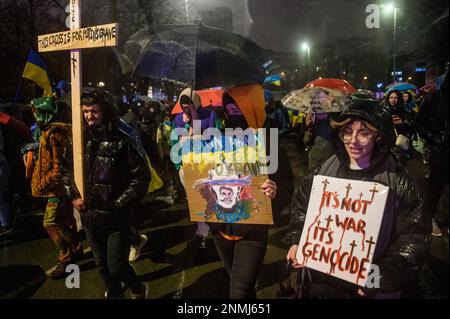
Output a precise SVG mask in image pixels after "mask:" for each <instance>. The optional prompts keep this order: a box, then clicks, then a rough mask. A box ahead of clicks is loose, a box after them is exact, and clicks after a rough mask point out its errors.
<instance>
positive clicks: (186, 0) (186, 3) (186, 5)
mask: <svg viewBox="0 0 450 319" xmlns="http://www.w3.org/2000/svg"><path fill="white" fill-rule="evenodd" d="M188 2H189V0H184V3H185V8H186V24H188V16H189V9H188Z"/></svg>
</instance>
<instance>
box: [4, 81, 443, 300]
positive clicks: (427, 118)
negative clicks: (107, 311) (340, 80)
mask: <svg viewBox="0 0 450 319" xmlns="http://www.w3.org/2000/svg"><path fill="white" fill-rule="evenodd" d="M68 91H69V87H68V86H67V85H64V83H62V84H61V86H60V87H59V93H58V94H59V95H60V96H59V98H61V96H63V95H64V94H67V92H68ZM261 97H262V100H261ZM263 97H264V95H263V90H262V87H261V86H260V85H253V86H250V87H249V86H244V87H242V86H238V87H233V88H228V89H226V90H225V91H224V93H223V96H222V106H220V107H212V106H208V105H202V101H201V98H200V96H199V95H198V94H197V93H196V92H195V91H193V90H191V89H189V88H187V89H185V90H184V91H182V92H181V93H180V94H179V96H178V99H177V102H178V104H179V106H180V107H181V112H180V113H177V114H173V109H174V102H168V101H159V100H155V99H149V98H147V97H145V96H144V97H142V96H136V97H135V98H133V99H132V100H127V101H125V100H119V101H118V100H117V99H114V98H113V97H112V96H111V94H110V93H109V92H108V91H106V90H105V89H100V88H86V89H84V90H83V92H82V95H81V103H80V104H81V108H82V110H81V111H82V114H83V119H84V127H83V130H84V159H83V160H84V168H85V176H84V183H85V186H86V187H85V194H86V195H85V197H84V198H82V196H81V195H80V192H79V190H78V189H77V187H76V185H75V183H74V176H73V159H72V156H73V154H72V131H71V124H70V116H68V115H69V114H70V112H69V111H70V107H69V106H67V105H66V104H64V103H62V102H60V99H55V98H52V97H42V98H37V99H34V100H33V101H32V103H31V110H32V115H33V117H30V116H29V114H28V116H27V115H26V111H18V110H16V109H14V106H13V107H12V108H11V109H1V110H0V112H2V113H1V114H8V116H11V117H15V118H17V119H18V120H20V121H22V122H24V123H25V125H27V126H28V127H29V133H28V136H27V135H26V134H25V135H24V134H19V133H18V130H17V127H13V126H11V125H8V124H5V123H3V122H2V124H1V131H0V223H1V225H0V226H1V228H0V235H1V236H4V235H7V234H8V233H12V232H13V229H14V222H15V219H16V216H17V214H18V213H20V211H21V210H24V209H25V206H28V208H29V209H30V208H31V209H36V208H43V209H44V218H43V227H44V229H45V231H46V232H47V233H48V235H49V237H50V238H51V240H52V241H53V242H54V243H55V246H56V248H57V250H58V256H57V260H58V262H57V265H56V267H54V269H53V271H52V272H51V273H50V274H49V277H50V278H52V279H55V280H57V279H61V278H64V277H65V276H66V272H65V268H66V266H67V265H68V264H71V263H76V262H78V261H79V260H81V259H83V258H84V255H83V249H82V245H81V237H80V229H81V228H82V231H84V233H85V235H86V238H87V241H88V244H89V246H90V247H91V249H92V254H93V257H94V260H95V263H96V266H97V268H98V271H99V274H100V277H101V279H102V281H103V282H104V284H105V288H106V289H105V298H123V297H124V286H123V285H122V283H123V284H124V285H125V287H127V288H129V289H130V292H131V296H132V298H136V299H143V298H146V296H148V291H149V289H150V287H149V286H148V285H147V284H146V283H143V282H141V281H140V280H139V278H138V277H137V275H136V272H135V271H134V269H133V268H132V267H131V266H130V262H133V261H135V260H136V259H137V258H138V257H139V252H140V249H141V248H142V247H143V246H144V245H145V244H146V242H147V241H148V240H149V239H148V238H147V237H146V236H145V235H140V234H139V233H138V230H139V228H140V227H142V219H141V218H140V217H139V210H140V207H139V203H140V202H141V201H142V199H143V198H144V197H145V196H146V194H147V193H149V192H154V191H156V190H159V191H160V193H161V194H163V196H161V198H162V199H163V200H164V201H165V202H166V203H167V204H168V205H171V204H174V203H175V202H179V201H183V200H185V199H186V190H185V180H184V172H183V163H180V164H176V165H175V164H173V163H172V161H171V160H170V150H171V147H172V146H173V145H174V143H175V142H176V141H174V140H171V132H172V130H173V129H174V128H184V129H187V130H188V131H189V132H190V134H191V135H192V134H193V130H192V129H193V121H194V120H198V121H200V123H201V131H202V132H203V131H204V130H206V129H208V128H217V129H219V130H221V131H222V132H223V131H224V129H225V128H233V129H235V128H242V129H246V128H253V129H258V128H269V127H272V128H274V127H275V128H278V132H279V135H280V138H283V136H285V135H286V134H288V133H289V132H294V131H295V132H297V133H299V134H301V136H300V137H301V141H302V144H303V147H304V148H305V149H306V151H307V153H308V171H309V173H308V174H306V175H305V176H303V177H302V178H301V180H300V183H299V184H298V185H293V172H292V169H291V167H290V164H289V161H288V160H287V156H286V154H285V151H284V150H283V148H282V147H281V146H280V144H281V143H279V144H278V146H280V149H279V151H278V154H279V169H278V171H277V172H276V173H275V174H273V175H269V176H268V179H267V180H266V181H265V182H264V184H263V185H262V187H261V192H262V193H263V194H264V196H266V197H267V198H269V199H270V200H271V201H272V207H273V215H274V217H276V216H278V215H279V214H280V212H281V211H282V210H283V209H285V210H286V209H287V210H288V211H289V216H290V227H289V234H290V236H291V247H290V249H289V251H288V252H287V257H286V259H287V260H288V261H289V262H290V263H291V265H292V266H293V267H295V268H301V267H302V265H301V264H299V262H298V260H297V258H296V255H297V250H298V242H299V239H300V236H301V234H302V231H303V225H304V222H305V217H306V210H307V206H308V202H309V198H310V192H311V184H312V179H313V177H314V176H315V175H318V174H319V175H324V176H330V177H339V178H345V179H354V180H364V181H381V182H383V183H384V184H385V185H387V186H389V188H390V190H391V194H390V196H389V199H388V203H387V204H386V209H385V212H384V214H385V216H389V218H388V219H389V220H387V221H386V222H384V223H383V225H382V228H381V232H380V238H381V239H380V242H379V247H377V250H376V253H375V256H374V263H376V264H378V265H379V266H380V270H381V272H382V281H381V287H380V288H378V289H366V288H364V289H362V288H360V287H358V286H356V285H353V284H349V283H345V282H344V281H342V280H339V279H337V278H334V277H331V276H329V275H326V274H323V273H319V272H317V271H310V272H309V278H310V280H311V282H312V285H311V289H310V292H309V293H310V294H311V295H312V296H314V297H317V298H353V297H366V298H399V297H400V295H401V291H402V288H403V287H404V285H405V283H407V282H408V281H409V280H411V277H412V275H413V274H414V273H416V272H417V271H418V270H419V269H420V267H421V266H422V265H423V263H424V261H425V260H426V257H427V254H428V252H429V249H430V243H431V234H433V235H435V236H442V235H443V232H442V230H441V229H440V228H439V225H438V224H437V223H436V220H435V215H436V212H437V209H438V208H437V207H438V202H439V199H440V196H441V193H442V191H443V188H444V186H445V183H446V182H447V181H448V180H447V178H448V164H447V163H448V150H449V145H448V134H449V126H448V77H447V76H446V77H445V80H444V83H443V84H442V85H441V87H440V89H439V90H437V91H435V92H433V93H430V94H428V95H427V96H425V97H424V98H423V99H421V100H418V99H417V97H416V96H415V93H414V92H412V91H403V92H401V91H396V90H393V91H388V92H387V93H386V99H385V101H375V100H374V99H364V98H359V97H356V96H355V97H353V98H350V99H349V100H348V103H347V104H348V105H347V107H346V108H345V109H344V111H342V112H341V113H337V114H331V113H316V114H315V113H306V114H299V113H298V112H295V111H292V110H288V109H286V108H285V106H283V104H282V103H281V102H280V101H274V100H268V101H265V102H264V100H263ZM261 101H262V103H261ZM419 142H422V143H424V144H425V147H423V148H422V149H421V150H420V151H421V152H422V153H423V154H422V156H423V160H424V161H425V163H427V164H428V163H429V167H430V174H429V179H428V180H429V187H428V190H427V192H426V194H424V199H422V195H420V194H419V192H418V189H417V185H416V182H415V180H414V179H413V178H412V176H411V175H410V174H409V173H408V171H407V170H406V168H405V166H406V164H407V161H408V160H410V159H411V158H413V157H414V156H416V155H418V148H417V144H418V143H419ZM424 150H425V151H424ZM294 188H295V192H294ZM29 194H31V195H32V198H31V197H30V196H29ZM30 203H31V204H30ZM44 205H45V207H44ZM73 208H75V209H76V211H78V212H79V214H80V217H81V225H82V226H81V227H80V224H79V223H77V221H76V218H75V217H76V215H74V210H73ZM275 220H276V218H275ZM269 228H270V227H269V226H268V225H248V224H232V223H209V222H208V223H204V222H198V223H197V230H196V232H195V234H192V235H193V237H195V242H196V245H197V248H198V249H205V245H206V240H205V239H206V237H207V236H208V235H209V234H210V233H211V234H212V238H213V242H214V244H215V247H216V249H217V251H218V254H219V256H220V258H221V260H222V262H223V264H224V267H225V269H226V270H227V272H228V274H229V276H230V298H236V299H252V298H256V289H255V285H256V282H257V279H258V274H259V272H260V270H261V267H262V265H263V261H264V257H265V254H266V250H267V245H268V234H269ZM150 240H151V238H150Z"/></svg>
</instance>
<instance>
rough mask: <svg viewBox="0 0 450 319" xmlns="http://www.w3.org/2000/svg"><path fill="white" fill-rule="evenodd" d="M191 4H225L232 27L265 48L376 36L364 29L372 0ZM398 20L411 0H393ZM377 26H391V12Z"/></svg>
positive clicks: (199, 2) (409, 10)
mask: <svg viewBox="0 0 450 319" xmlns="http://www.w3.org/2000/svg"><path fill="white" fill-rule="evenodd" d="M189 1H190V2H191V3H193V4H194V5H195V6H200V7H201V6H211V7H215V6H226V7H230V8H231V10H232V11H233V19H234V21H233V28H234V29H233V31H234V32H236V33H239V34H242V35H244V36H248V37H249V38H251V39H252V40H254V41H256V42H257V43H258V44H259V45H261V46H262V47H264V48H266V49H272V50H275V51H297V50H299V45H300V43H302V42H303V41H304V40H308V41H309V42H310V43H311V45H320V44H324V43H328V42H332V41H335V40H337V39H342V38H349V37H352V36H356V37H377V36H378V35H379V32H380V29H367V28H366V26H365V20H366V17H367V15H368V13H366V12H365V9H366V6H367V5H368V4H371V3H380V4H381V3H389V2H391V1H388V0H385V1H375V0H208V1H205V0H189ZM395 3H396V6H397V7H399V8H400V9H399V11H398V23H399V27H401V23H402V22H403V21H404V20H405V16H409V15H411V14H419V13H418V12H414V7H415V5H414V4H415V1H414V0H413V1H405V0H396V1H395ZM381 28H387V29H389V30H391V29H392V16H386V15H382V16H381Z"/></svg>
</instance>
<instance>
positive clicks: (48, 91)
mask: <svg viewBox="0 0 450 319" xmlns="http://www.w3.org/2000/svg"><path fill="white" fill-rule="evenodd" d="M22 77H24V78H27V79H29V80H31V81H33V82H34V83H36V84H37V85H39V86H40V87H41V88H42V89H43V90H44V95H43V96H52V86H51V85H50V79H49V78H48V73H47V67H46V66H45V63H44V61H43V60H42V59H41V57H40V56H39V55H38V54H37V53H36V52H34V51H33V50H30V53H29V54H28V59H27V64H26V65H25V70H23V74H22Z"/></svg>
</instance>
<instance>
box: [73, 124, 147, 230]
mask: <svg viewBox="0 0 450 319" xmlns="http://www.w3.org/2000/svg"><path fill="white" fill-rule="evenodd" d="M84 158H85V168H84V170H85V171H84V174H85V197H86V198H85V205H86V211H85V212H83V213H82V214H81V220H82V222H83V225H85V226H87V227H88V228H91V229H102V228H105V229H106V228H107V229H117V228H119V227H120V226H126V225H128V223H129V222H130V218H131V217H132V216H131V215H132V212H133V210H134V209H135V208H136V207H137V205H139V203H140V201H141V200H142V198H143V197H144V196H145V194H146V192H147V188H148V184H149V181H150V178H151V177H150V171H149V168H148V165H147V162H146V159H145V158H144V157H143V156H142V154H141V153H140V152H139V151H138V149H137V147H136V144H135V143H134V141H133V140H132V139H131V138H130V137H129V136H128V135H127V134H126V133H124V132H122V131H121V130H119V129H112V130H111V129H107V128H106V127H105V125H102V126H100V127H97V128H92V129H91V128H86V129H85V154H84ZM65 185H66V191H67V193H68V195H69V197H70V198H76V197H79V193H78V191H77V190H76V187H75V186H74V185H73V183H68V182H67V183H65Z"/></svg>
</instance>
